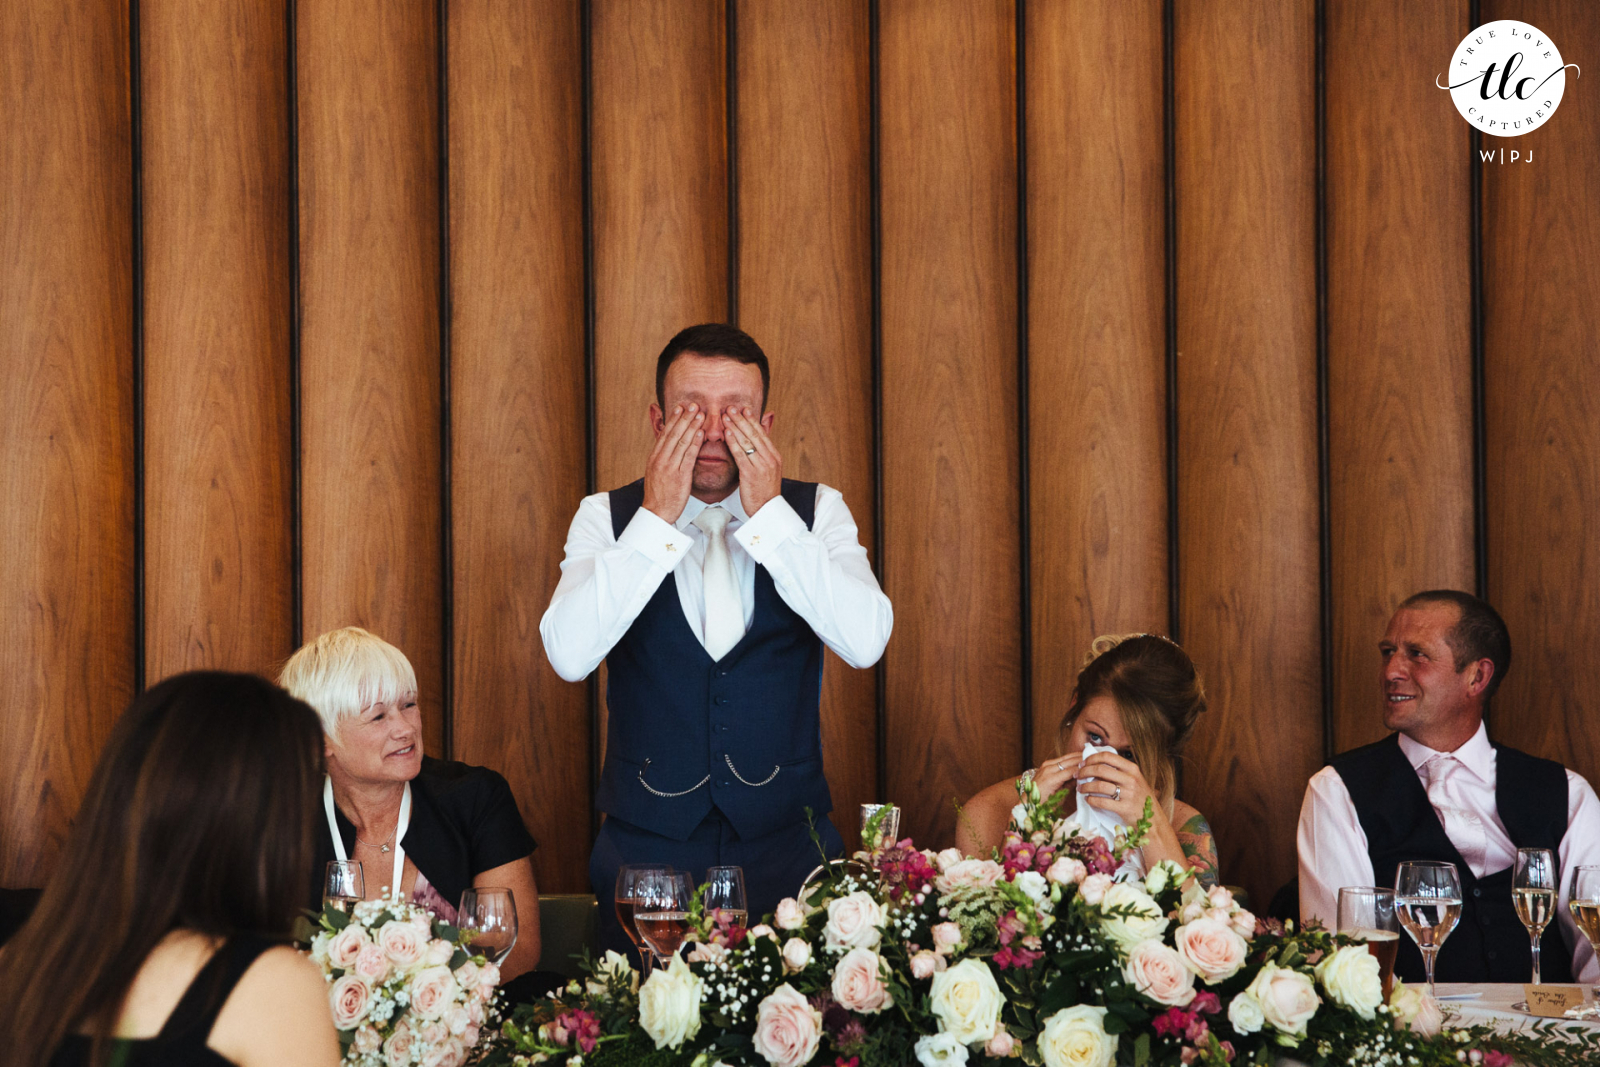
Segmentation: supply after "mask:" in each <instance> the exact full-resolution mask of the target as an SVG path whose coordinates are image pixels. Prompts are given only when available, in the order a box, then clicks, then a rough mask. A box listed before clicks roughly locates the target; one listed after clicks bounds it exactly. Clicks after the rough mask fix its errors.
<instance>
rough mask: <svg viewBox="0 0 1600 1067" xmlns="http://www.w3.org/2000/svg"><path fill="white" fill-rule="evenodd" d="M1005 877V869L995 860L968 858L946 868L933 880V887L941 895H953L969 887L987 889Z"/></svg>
mask: <svg viewBox="0 0 1600 1067" xmlns="http://www.w3.org/2000/svg"><path fill="white" fill-rule="evenodd" d="M1005 876H1006V871H1005V868H1004V867H1002V866H1000V865H999V864H998V863H996V862H995V861H994V860H980V859H972V858H968V859H964V860H958V861H956V862H955V863H952V864H951V865H950V866H948V867H946V868H945V869H944V871H943V873H941V874H940V875H939V876H938V877H937V878H935V879H934V880H933V886H934V888H935V889H937V890H938V891H939V892H941V893H952V892H954V891H955V890H957V889H961V888H963V887H967V886H974V887H977V888H979V889H987V888H988V887H989V886H992V885H994V884H995V883H996V882H998V881H1000V880H1001V879H1003V878H1004V877H1005Z"/></svg>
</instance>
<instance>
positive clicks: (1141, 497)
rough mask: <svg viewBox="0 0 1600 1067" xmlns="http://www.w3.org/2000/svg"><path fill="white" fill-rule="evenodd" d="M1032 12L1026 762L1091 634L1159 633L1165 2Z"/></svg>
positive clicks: (1044, 745) (1163, 620)
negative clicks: (1030, 703) (1030, 704)
mask: <svg viewBox="0 0 1600 1067" xmlns="http://www.w3.org/2000/svg"><path fill="white" fill-rule="evenodd" d="M1026 15H1027V25H1026V27H1025V31H1026V42H1027V49H1028V55H1027V67H1026V69H1027V90H1026V91H1027V111H1026V130H1027V139H1028V152H1027V169H1028V175H1027V177H1028V377H1029V382H1028V406H1029V411H1030V418H1029V422H1028V429H1029V441H1028V453H1029V456H1030V457H1031V463H1030V465H1029V481H1030V486H1029V489H1030V492H1029V496H1030V502H1029V512H1030V515H1029V517H1030V519H1031V524H1032V529H1033V536H1032V538H1031V544H1032V556H1033V559H1032V564H1031V574H1030V577H1031V584H1032V588H1033V597H1032V602H1033V650H1034V662H1033V678H1032V684H1033V687H1034V722H1033V726H1034V729H1033V738H1032V741H1033V756H1034V761H1035V762H1037V761H1038V760H1042V759H1045V758H1046V757H1048V756H1050V755H1053V754H1055V753H1056V752H1057V751H1058V750H1059V742H1058V737H1057V733H1058V728H1059V726H1060V724H1061V716H1062V714H1063V713H1064V712H1065V711H1066V708H1067V704H1068V702H1069V700H1070V697H1071V693H1072V687H1073V685H1074V684H1075V682H1076V681H1077V672H1078V667H1079V664H1080V663H1081V661H1082V657H1083V655H1084V653H1085V651H1086V650H1087V649H1088V647H1089V642H1090V641H1091V640H1092V639H1093V638H1094V637H1095V636H1096V635H1097V634H1102V633H1122V632H1128V631H1140V632H1152V633H1165V632H1166V631H1167V604H1168V589H1167V580H1166V578H1167V472H1166V466H1167V463H1166V449H1167V443H1166V397H1167V387H1166V332H1165V329H1166V248H1165V241H1166V226H1165V210H1166V209H1165V198H1166V178H1165V160H1164V157H1163V149H1162V144H1163V141H1162V137H1163V134H1162V123H1163V111H1162V108H1163V100H1162V19H1161V10H1160V6H1159V5H1138V4H1124V3H1120V2H1117V0H1106V2H1102V3H1099V4H1097V5H1095V6H1094V7H1093V9H1086V8H1085V7H1084V5H1082V4H1076V3H1073V4H1069V3H1064V2H1060V0H1044V2H1040V0H1032V2H1030V3H1029V4H1028V5H1027V7H1026ZM1086 24H1089V25H1094V26H1095V27H1096V32H1094V33H1084V32H1082V28H1083V26H1084V25H1086ZM1112 70H1114V71H1116V72H1117V75H1116V77H1114V78H1108V77H1106V72H1107V71H1112Z"/></svg>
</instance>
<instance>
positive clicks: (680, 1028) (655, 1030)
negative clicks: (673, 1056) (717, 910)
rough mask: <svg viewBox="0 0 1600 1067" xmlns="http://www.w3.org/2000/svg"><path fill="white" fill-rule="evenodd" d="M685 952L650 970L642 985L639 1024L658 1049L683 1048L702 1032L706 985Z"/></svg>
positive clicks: (640, 989) (640, 988)
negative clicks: (684, 955)
mask: <svg viewBox="0 0 1600 1067" xmlns="http://www.w3.org/2000/svg"><path fill="white" fill-rule="evenodd" d="M704 984H705V983H704V982H702V981H701V980H700V979H699V978H697V977H695V974H694V972H693V971H691V970H690V969H689V965H688V964H687V963H685V962H684V961H683V957H682V956H674V957H672V962H671V963H670V964H668V965H667V966H666V967H657V968H656V969H655V970H654V971H651V972H650V977H649V978H647V979H645V982H644V985H642V986H640V987H639V1025H640V1027H642V1028H643V1029H644V1032H645V1033H646V1034H648V1035H650V1039H651V1040H653V1041H654V1042H655V1043H656V1048H657V1049H664V1048H681V1047H682V1046H683V1043H684V1042H685V1041H687V1040H689V1039H690V1038H692V1037H694V1035H696V1034H698V1033H699V1032H700V991H701V987H702V986H704Z"/></svg>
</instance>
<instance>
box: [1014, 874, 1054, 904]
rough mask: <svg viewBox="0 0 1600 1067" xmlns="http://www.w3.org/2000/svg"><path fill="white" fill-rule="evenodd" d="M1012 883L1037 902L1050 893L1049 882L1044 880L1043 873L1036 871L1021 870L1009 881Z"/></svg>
mask: <svg viewBox="0 0 1600 1067" xmlns="http://www.w3.org/2000/svg"><path fill="white" fill-rule="evenodd" d="M1011 884H1012V885H1014V886H1016V887H1017V888H1018V889H1020V890H1022V891H1023V892H1024V893H1026V894H1027V895H1028V899H1029V900H1031V901H1033V902H1034V903H1035V904H1038V903H1039V902H1041V901H1042V900H1044V898H1045V897H1047V896H1049V895H1050V883H1049V882H1047V881H1045V879H1044V875H1042V874H1040V873H1039V872H1038V871H1023V872H1022V873H1021V874H1019V875H1017V876H1016V878H1014V879H1013V880H1012V882H1011Z"/></svg>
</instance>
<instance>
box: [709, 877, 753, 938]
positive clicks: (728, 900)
mask: <svg viewBox="0 0 1600 1067" xmlns="http://www.w3.org/2000/svg"><path fill="white" fill-rule="evenodd" d="M703 902H704V904H705V909H706V911H708V912H711V913H712V917H713V918H725V919H728V920H731V921H732V922H733V924H734V925H735V926H748V925H749V922H750V908H749V905H748V904H747V903H746V900H745V895H744V868H742V867H712V868H710V869H708V870H707V871H706V893H705V897H704V901H703ZM718 913H720V914H718Z"/></svg>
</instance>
